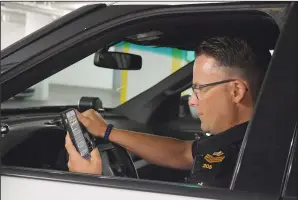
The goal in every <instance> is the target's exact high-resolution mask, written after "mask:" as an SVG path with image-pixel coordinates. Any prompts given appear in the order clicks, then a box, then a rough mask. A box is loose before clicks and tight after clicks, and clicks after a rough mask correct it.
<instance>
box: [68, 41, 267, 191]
mask: <svg viewBox="0 0 298 200" xmlns="http://www.w3.org/2000/svg"><path fill="white" fill-rule="evenodd" d="M269 60H270V53H269V51H265V50H264V51H262V50H260V49H252V47H251V46H250V45H249V44H248V43H247V42H246V41H244V40H241V39H237V38H228V37H215V38H210V39H208V40H205V41H203V42H202V43H201V44H200V45H199V46H198V48H197V49H196V59H195V63H194V68H193V86H192V89H193V94H192V96H191V97H190V99H189V105H190V106H192V107H193V108H194V109H196V111H197V114H198V116H199V118H200V120H201V129H202V130H203V131H205V132H208V133H210V134H211V136H209V137H206V138H204V139H201V140H200V139H198V140H195V141H182V140H178V139H173V138H168V137H161V136H155V135H150V134H145V133H137V132H133V131H127V130H119V129H116V128H112V129H111V127H112V126H111V125H108V124H107V123H106V122H105V121H104V120H103V118H102V117H101V116H100V115H99V114H98V113H97V112H96V111H94V110H88V111H86V112H84V113H78V118H79V120H80V121H81V122H82V124H83V125H84V126H85V127H86V128H87V129H88V131H89V132H90V133H91V134H93V135H94V136H96V137H101V138H106V139H108V140H109V141H111V142H114V143H117V144H119V145H121V146H123V147H124V148H126V149H128V150H129V151H131V152H133V153H135V154H136V155H139V156H140V157H142V158H143V159H145V160H147V161H149V162H151V163H153V164H156V165H160V166H166V167H171V168H177V169H189V170H191V175H190V177H189V179H188V182H189V183H193V184H200V185H207V186H217V187H229V183H230V181H231V178H232V174H233V170H234V167H235V163H236V160H237V156H238V153H239V149H240V146H241V143H242V140H243V137H244V135H245V131H246V128H247V125H248V122H249V120H251V118H252V115H253V109H254V106H255V102H256V98H257V94H258V92H259V89H260V85H261V82H262V80H263V77H264V74H265V72H266V68H267V66H268V63H269ZM140 112H141V111H140ZM65 146H66V149H67V151H68V153H69V162H68V167H69V170H70V171H73V172H81V173H91V174H101V173H102V169H101V158H100V155H99V153H98V150H97V149H96V150H93V152H92V159H91V161H87V160H85V159H83V158H81V157H80V156H79V154H78V153H77V152H76V151H75V148H74V146H73V145H72V143H71V141H70V139H69V136H68V135H67V136H66V144H65Z"/></svg>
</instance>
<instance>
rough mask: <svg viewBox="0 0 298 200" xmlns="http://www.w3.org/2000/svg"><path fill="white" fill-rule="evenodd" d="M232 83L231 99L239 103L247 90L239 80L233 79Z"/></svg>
mask: <svg viewBox="0 0 298 200" xmlns="http://www.w3.org/2000/svg"><path fill="white" fill-rule="evenodd" d="M232 85H233V86H232V88H233V89H232V91H233V94H232V95H233V100H234V102H235V103H240V102H241V101H242V100H243V98H244V96H245V94H246V92H247V87H246V84H245V83H244V82H242V81H240V80H235V81H233V82H232Z"/></svg>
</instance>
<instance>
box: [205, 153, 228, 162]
mask: <svg viewBox="0 0 298 200" xmlns="http://www.w3.org/2000/svg"><path fill="white" fill-rule="evenodd" d="M204 159H205V160H206V161H207V162H208V163H220V162H222V161H223V160H224V159H225V156H213V155H210V154H206V155H205V157H204Z"/></svg>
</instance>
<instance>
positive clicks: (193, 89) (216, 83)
mask: <svg viewBox="0 0 298 200" xmlns="http://www.w3.org/2000/svg"><path fill="white" fill-rule="evenodd" d="M231 81H235V79H228V80H223V81H217V82H213V83H208V84H203V85H193V86H191V88H192V91H193V93H194V94H195V95H196V97H197V99H198V100H199V96H198V94H197V92H196V91H195V90H199V91H200V90H202V89H203V88H205V87H209V86H213V85H219V84H223V83H228V82H231Z"/></svg>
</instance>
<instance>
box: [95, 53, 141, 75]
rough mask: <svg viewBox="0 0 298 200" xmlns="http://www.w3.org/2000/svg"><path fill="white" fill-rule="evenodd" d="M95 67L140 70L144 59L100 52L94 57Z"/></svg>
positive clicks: (131, 55) (133, 55)
mask: <svg viewBox="0 0 298 200" xmlns="http://www.w3.org/2000/svg"><path fill="white" fill-rule="evenodd" d="M94 65H95V66H97V67H103V68H108V69H118V70H140V69H141V68H142V57H141V56H139V55H135V54H129V53H122V52H100V51H98V52H96V53H95V56H94Z"/></svg>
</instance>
